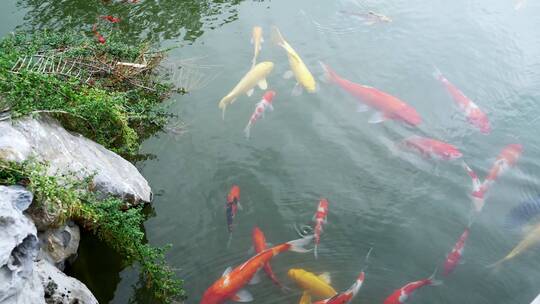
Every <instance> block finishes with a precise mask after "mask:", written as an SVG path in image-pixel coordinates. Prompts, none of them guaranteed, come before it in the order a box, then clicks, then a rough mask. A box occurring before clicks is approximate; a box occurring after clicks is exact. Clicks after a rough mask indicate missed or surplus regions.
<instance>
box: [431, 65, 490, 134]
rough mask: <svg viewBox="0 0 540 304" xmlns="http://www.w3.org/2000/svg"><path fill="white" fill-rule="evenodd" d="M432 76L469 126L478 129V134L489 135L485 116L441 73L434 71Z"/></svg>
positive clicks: (488, 125) (487, 121) (488, 126)
mask: <svg viewBox="0 0 540 304" xmlns="http://www.w3.org/2000/svg"><path fill="white" fill-rule="evenodd" d="M433 76H435V78H436V79H437V80H439V82H441V83H442V84H443V85H444V87H445V88H446V90H447V91H448V93H450V95H451V96H452V98H453V99H454V101H455V103H456V104H457V105H458V107H459V109H460V110H461V111H462V112H463V113H464V114H465V116H466V117H467V120H468V121H469V123H470V124H472V125H473V126H475V127H477V128H478V129H480V132H482V133H484V134H489V133H490V132H491V126H490V124H489V119H488V117H487V115H486V114H485V113H484V112H482V110H480V108H479V107H478V106H477V105H476V104H475V103H474V102H473V101H472V100H471V99H469V97H467V96H465V94H463V92H461V91H460V90H459V89H458V88H457V87H456V86H454V85H453V84H452V83H451V82H450V81H449V80H448V79H446V78H445V77H444V76H443V74H442V73H441V71H439V70H436V71H435V72H434V73H433Z"/></svg>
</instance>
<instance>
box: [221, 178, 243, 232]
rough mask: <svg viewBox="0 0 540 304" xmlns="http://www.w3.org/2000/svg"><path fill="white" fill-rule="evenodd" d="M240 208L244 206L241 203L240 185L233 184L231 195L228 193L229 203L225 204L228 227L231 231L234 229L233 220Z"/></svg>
mask: <svg viewBox="0 0 540 304" xmlns="http://www.w3.org/2000/svg"><path fill="white" fill-rule="evenodd" d="M238 208H240V209H241V208H242V206H241V205H240V187H238V186H237V185H233V186H232V188H231V191H230V192H229V195H227V203H226V204H225V214H226V216H227V229H228V230H229V233H231V232H232V229H233V220H234V217H235V216H236V212H237V211H238Z"/></svg>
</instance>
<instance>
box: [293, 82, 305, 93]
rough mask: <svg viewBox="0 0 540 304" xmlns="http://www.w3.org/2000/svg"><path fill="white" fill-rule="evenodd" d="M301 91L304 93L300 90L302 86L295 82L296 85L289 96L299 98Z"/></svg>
mask: <svg viewBox="0 0 540 304" xmlns="http://www.w3.org/2000/svg"><path fill="white" fill-rule="evenodd" d="M303 91H304V89H303V88H302V85H301V84H299V83H298V82H297V83H296V85H295V86H294V88H293V90H292V92H291V95H292V96H300V95H302V92H303Z"/></svg>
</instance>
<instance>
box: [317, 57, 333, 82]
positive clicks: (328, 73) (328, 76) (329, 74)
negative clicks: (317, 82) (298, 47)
mask: <svg viewBox="0 0 540 304" xmlns="http://www.w3.org/2000/svg"><path fill="white" fill-rule="evenodd" d="M319 64H320V65H321V67H322V69H323V71H324V73H323V76H322V78H323V79H322V80H323V81H324V82H327V83H328V82H332V81H333V80H335V79H337V78H338V76H337V74H336V72H334V70H332V69H331V68H330V67H329V66H328V65H327V64H326V63H324V62H322V61H319Z"/></svg>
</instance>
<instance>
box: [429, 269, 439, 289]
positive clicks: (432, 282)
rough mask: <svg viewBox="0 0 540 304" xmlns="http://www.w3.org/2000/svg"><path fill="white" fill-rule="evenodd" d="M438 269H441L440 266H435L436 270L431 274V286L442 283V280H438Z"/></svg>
mask: <svg viewBox="0 0 540 304" xmlns="http://www.w3.org/2000/svg"><path fill="white" fill-rule="evenodd" d="M437 271H439V267H435V270H433V273H432V274H431V275H430V276H429V278H428V280H429V282H430V283H429V285H431V286H438V285H441V284H442V281H441V280H437V279H436V278H435V277H436V276H437Z"/></svg>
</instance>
